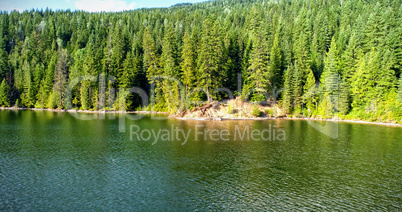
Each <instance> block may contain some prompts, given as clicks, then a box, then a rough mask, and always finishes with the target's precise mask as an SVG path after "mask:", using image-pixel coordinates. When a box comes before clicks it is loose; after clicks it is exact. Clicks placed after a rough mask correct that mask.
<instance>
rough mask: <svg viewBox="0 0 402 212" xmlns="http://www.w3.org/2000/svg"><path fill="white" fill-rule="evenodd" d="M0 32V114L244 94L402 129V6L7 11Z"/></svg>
mask: <svg viewBox="0 0 402 212" xmlns="http://www.w3.org/2000/svg"><path fill="white" fill-rule="evenodd" d="M0 33H1V35H0V83H1V85H0V106H3V107H11V106H16V107H26V108H51V109H56V108H58V109H71V108H73V109H74V108H75V109H81V110H152V111H165V112H169V113H177V112H180V111H182V110H186V109H191V108H193V107H195V106H197V105H200V104H203V102H204V103H205V102H211V101H219V100H224V99H228V98H233V97H234V98H235V97H239V98H241V99H243V100H244V101H249V102H255V103H256V104H258V103H261V102H270V103H272V104H277V105H278V106H280V107H281V108H283V110H284V111H286V113H287V114H289V115H291V114H297V115H298V114H300V115H303V114H304V115H305V116H307V114H308V115H312V116H321V117H325V118H331V117H334V116H337V117H342V118H347V119H361V120H369V121H394V122H401V121H402V77H401V74H402V69H401V68H402V1H400V0H215V1H207V2H203V3H197V4H179V5H175V6H172V7H169V8H155V9H137V10H132V11H124V12H117V13H112V12H100V13H88V12H84V11H70V10H66V11H63V10H57V11H52V10H49V9H46V10H31V11H24V12H22V13H19V12H17V11H13V12H5V11H4V12H1V13H0ZM130 88H141V89H142V90H144V91H145V92H146V93H147V94H148V95H149V98H150V99H149V101H148V102H150V103H152V104H144V101H143V98H141V96H140V95H139V93H138V92H137V93H135V92H130V90H129V89H130ZM222 88H224V89H222ZM228 90H230V91H231V92H233V96H232V95H230V93H229V92H227V91H228ZM183 105H184V107H183ZM310 112H311V113H310Z"/></svg>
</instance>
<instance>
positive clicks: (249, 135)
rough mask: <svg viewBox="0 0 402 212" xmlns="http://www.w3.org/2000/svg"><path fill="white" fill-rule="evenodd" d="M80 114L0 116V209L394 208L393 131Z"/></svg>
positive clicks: (400, 170)
mask: <svg viewBox="0 0 402 212" xmlns="http://www.w3.org/2000/svg"><path fill="white" fill-rule="evenodd" d="M77 115H78V114H73V115H71V114H69V113H57V112H49V111H0V210H1V211H27V210H28V211H32V210H33V211H83V210H91V211H93V210H95V211H116V210H117V211H133V210H134V211H171V210H175V211H190V210H200V211H205V210H229V211H233V210H257V211H258V210H281V211H282V210H358V211H366V210H372V211H380V210H391V211H401V210H402V206H401V203H402V183H401V179H402V177H401V174H402V167H401V162H402V157H401V153H402V141H401V140H402V139H401V136H402V128H401V127H388V126H378V125H368V124H352V123H336V124H335V123H333V125H331V126H332V128H333V127H336V128H337V136H335V137H334V136H332V137H331V136H327V135H326V134H325V133H321V132H320V130H317V128H316V127H314V126H313V125H312V124H311V123H310V122H307V121H303V120H264V121H245V120H244V121H222V122H218V121H183V120H176V119H166V118H165V117H163V116H156V117H154V116H151V115H146V116H144V117H143V118H142V119H139V120H131V119H128V118H124V119H122V118H118V117H114V118H113V117H109V115H108V114H106V115H105V119H95V120H82V119H77V118H76V117H74V116H77ZM86 116H88V115H86ZM92 116H94V115H92ZM112 116H113V115H112ZM116 116H118V115H116ZM120 116H121V115H120ZM321 124H322V123H321ZM253 131H255V132H253ZM274 134H275V135H274Z"/></svg>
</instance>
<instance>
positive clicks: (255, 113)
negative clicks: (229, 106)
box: [251, 104, 261, 117]
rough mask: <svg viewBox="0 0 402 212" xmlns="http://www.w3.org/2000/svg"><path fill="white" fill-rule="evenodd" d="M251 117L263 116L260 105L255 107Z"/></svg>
mask: <svg viewBox="0 0 402 212" xmlns="http://www.w3.org/2000/svg"><path fill="white" fill-rule="evenodd" d="M251 115H253V116H255V117H260V116H261V110H260V107H259V106H258V104H254V105H253V110H252V111H251Z"/></svg>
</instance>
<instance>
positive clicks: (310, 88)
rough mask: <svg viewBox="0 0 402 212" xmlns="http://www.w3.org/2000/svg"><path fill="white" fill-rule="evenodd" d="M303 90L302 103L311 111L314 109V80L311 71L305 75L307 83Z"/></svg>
mask: <svg viewBox="0 0 402 212" xmlns="http://www.w3.org/2000/svg"><path fill="white" fill-rule="evenodd" d="M303 90H304V92H303V93H304V94H303V103H305V104H306V106H307V108H308V109H310V110H312V109H313V108H314V105H313V103H316V80H315V77H314V74H313V71H311V70H310V73H309V74H308V75H307V81H306V84H304V87H303Z"/></svg>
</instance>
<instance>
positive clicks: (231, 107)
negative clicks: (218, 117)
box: [227, 103, 233, 114]
mask: <svg viewBox="0 0 402 212" xmlns="http://www.w3.org/2000/svg"><path fill="white" fill-rule="evenodd" d="M227 111H228V114H233V105H232V104H230V103H229V104H228V109H227Z"/></svg>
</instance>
